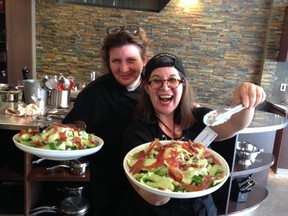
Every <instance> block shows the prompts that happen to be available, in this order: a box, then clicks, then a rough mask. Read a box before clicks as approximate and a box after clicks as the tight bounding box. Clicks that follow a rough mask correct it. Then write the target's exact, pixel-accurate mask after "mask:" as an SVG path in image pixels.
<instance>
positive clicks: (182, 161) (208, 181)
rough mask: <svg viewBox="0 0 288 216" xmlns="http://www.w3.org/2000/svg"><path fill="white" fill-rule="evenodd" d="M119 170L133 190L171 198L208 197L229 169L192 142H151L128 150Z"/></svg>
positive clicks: (219, 157)
mask: <svg viewBox="0 0 288 216" xmlns="http://www.w3.org/2000/svg"><path fill="white" fill-rule="evenodd" d="M123 166H124V170H125V173H126V175H127V177H128V178H129V180H130V181H132V182H133V183H135V184H136V185H137V186H139V187H140V188H142V189H145V190H147V191H149V192H151V193H154V194H157V195H161V196H166V197H171V198H194V197H200V196H204V195H207V194H210V193H212V192H214V191H216V190H218V189H219V188H220V187H221V186H222V185H223V184H224V183H225V182H226V180H227V179H228V176H229V166H228V164H227V162H226V161H225V159H224V158H223V157H222V156H220V155H219V154H218V153H216V152H215V151H213V150H212V149H209V148H207V147H205V146H204V145H203V144H202V143H199V142H197V143H193V142H192V141H173V140H170V141H168V140H167V141H159V140H158V139H155V140H154V141H152V142H149V143H145V144H142V145H140V146H137V147H135V148H134V149H132V150H130V151H129V152H128V153H127V154H126V156H125V158H124V161H123Z"/></svg>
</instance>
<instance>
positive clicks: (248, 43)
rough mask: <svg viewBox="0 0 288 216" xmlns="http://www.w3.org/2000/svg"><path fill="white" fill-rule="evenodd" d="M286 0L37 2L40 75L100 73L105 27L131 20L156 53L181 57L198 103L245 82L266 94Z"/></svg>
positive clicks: (218, 99) (223, 97)
mask: <svg viewBox="0 0 288 216" xmlns="http://www.w3.org/2000/svg"><path fill="white" fill-rule="evenodd" d="M285 1H286V2H285ZM285 1H284V2H283V0H255V1H251V0H235V1H211V0H202V1H199V4H198V7H196V8H193V7H189V6H187V5H186V6H185V5H184V6H183V5H181V3H183V1H181V0H171V1H170V2H169V3H168V5H167V6H166V7H165V8H164V9H163V10H162V11H161V12H160V13H153V12H143V11H131V10H121V9H112V8H99V7H95V6H79V5H72V4H60V3H57V0H41V1H36V3H35V4H36V68H37V76H38V77H40V78H42V77H43V76H44V75H47V74H48V75H54V74H60V73H62V74H64V75H67V76H68V75H72V76H74V77H75V78H76V80H80V81H85V80H89V79H90V73H91V72H92V71H96V76H100V75H101V74H102V73H103V72H104V70H103V67H102V62H101V58H100V48H101V45H102V41H103V37H104V36H105V35H106V28H107V27H109V26H112V25H116V26H120V25H125V24H134V25H138V26H141V27H143V28H144V29H145V30H146V32H147V34H148V37H149V38H150V39H151V41H152V43H153V44H152V45H153V48H154V52H155V53H159V52H171V53H173V54H176V55H178V56H179V57H180V58H181V59H182V60H183V63H184V65H185V67H186V69H187V72H188V78H189V81H190V83H191V84H192V88H193V90H194V91H195V93H196V95H197V96H198V99H199V102H203V103H213V104H225V103H228V102H229V100H230V98H231V95H232V90H233V89H234V88H235V87H236V85H238V83H240V82H243V81H249V82H253V83H256V84H261V85H262V86H263V87H264V89H265V91H266V92H267V95H268V97H270V96H271V93H272V85H271V84H272V83H273V82H274V80H275V71H276V67H277V60H276V59H277V56H278V50H279V41H280V36H281V28H282V23H283V19H284V10H285V6H287V4H288V2H287V0H285Z"/></svg>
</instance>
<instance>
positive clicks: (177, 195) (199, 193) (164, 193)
mask: <svg viewBox="0 0 288 216" xmlns="http://www.w3.org/2000/svg"><path fill="white" fill-rule="evenodd" d="M160 142H161V143H162V144H167V143H169V142H171V141H160ZM179 142H180V141H179ZM150 143H151V142H149V143H144V144H142V145H139V146H137V147H135V148H134V149H132V150H130V151H129V152H128V153H127V154H126V156H125V158H124V160H123V166H124V170H125V173H126V175H127V176H128V178H129V179H130V180H131V181H132V182H134V183H135V184H136V185H138V186H139V187H140V188H142V189H144V190H147V191H149V192H151V193H153V194H157V195H160V196H165V197H171V198H181V199H183V198H195V197H201V196H205V195H207V194H210V193H213V192H214V191H216V190H218V189H219V188H220V187H221V186H222V185H223V184H224V183H225V182H226V180H227V179H228V176H229V172H230V171H229V166H228V164H227V162H226V160H225V159H224V158H223V157H222V156H221V155H219V154H218V153H217V152H215V151H213V150H212V149H209V148H208V151H209V152H210V153H211V154H213V155H214V156H215V157H216V158H217V159H218V160H219V162H220V163H221V164H222V166H223V168H224V172H225V178H224V179H223V181H222V182H221V183H219V184H218V185H216V186H214V187H211V188H208V189H206V190H202V191H195V192H172V191H163V190H158V189H157V188H152V187H149V186H147V185H144V184H141V183H140V182H138V181H137V180H136V179H134V178H133V176H132V174H131V173H130V172H129V167H128V164H127V162H126V161H127V158H128V156H129V155H131V154H134V153H136V152H139V151H141V150H143V149H144V148H145V147H146V146H147V145H149V144H150Z"/></svg>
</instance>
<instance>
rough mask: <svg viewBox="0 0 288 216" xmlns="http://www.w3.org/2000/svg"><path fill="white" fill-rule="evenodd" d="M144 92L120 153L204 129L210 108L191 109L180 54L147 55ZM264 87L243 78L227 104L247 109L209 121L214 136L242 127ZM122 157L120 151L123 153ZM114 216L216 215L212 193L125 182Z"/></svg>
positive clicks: (189, 137) (221, 136) (224, 135)
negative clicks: (165, 192) (163, 191)
mask: <svg viewBox="0 0 288 216" xmlns="http://www.w3.org/2000/svg"><path fill="white" fill-rule="evenodd" d="M143 88H144V90H145V91H143V94H142V95H141V97H140V99H139V103H138V105H137V107H136V110H135V120H136V121H135V122H134V123H132V124H131V125H130V126H129V127H128V128H127V130H126V132H125V134H124V152H123V155H125V154H126V153H127V152H128V151H129V150H131V149H132V148H134V147H136V146H138V145H140V144H143V143H147V142H151V141H153V140H154V139H155V138H158V139H160V140H163V139H164V140H166V139H169V140H170V139H173V140H186V141H188V140H192V141H193V140H194V139H195V138H196V137H197V135H198V134H199V133H200V132H201V131H202V130H203V129H204V128H205V126H206V125H204V123H203V117H204V115H205V114H206V113H207V112H209V111H211V110H210V109H208V108H205V107H197V108H196V107H195V108H191V107H192V106H191V104H192V102H193V101H192V97H191V95H190V91H189V89H190V87H189V83H188V81H187V78H186V72H185V69H184V67H183V64H182V62H181V60H180V59H179V58H177V57H176V56H174V55H171V54H169V53H161V54H158V55H156V56H154V57H153V58H152V59H150V60H149V62H148V63H147V65H146V67H145V71H144V76H143ZM265 97H266V94H265V92H264V91H263V89H262V88H261V87H259V86H257V85H254V84H252V83H247V82H244V83H242V84H240V85H239V86H238V87H237V88H236V89H235V91H234V97H233V99H232V104H238V103H240V102H242V104H243V105H244V107H246V109H244V110H242V111H241V112H239V113H237V114H235V115H233V116H232V118H231V119H230V120H228V121H227V122H225V123H223V124H220V125H218V126H213V127H212V126H211V129H213V131H214V132H216V133H217V134H218V136H217V138H216V140H215V141H221V140H224V139H228V138H231V137H232V136H234V135H235V134H236V133H237V132H238V131H240V130H242V129H243V128H245V127H247V126H248V125H249V124H250V122H251V120H252V118H253V115H254V108H255V107H256V106H257V105H258V104H260V103H262V102H263V101H264V100H265ZM123 158H124V156H123ZM130 183H131V185H132V186H133V187H130V189H129V190H128V191H127V193H126V196H125V198H124V199H123V202H122V204H121V208H120V212H119V214H118V215H126V216H135V215H137V216H147V215H149V216H154V215H155V216H164V215H169V216H174V215H175V216H176V215H177V216H189V215H195V216H202V215H209V216H212V215H213V216H214V215H217V209H216V207H215V205H214V202H213V199H212V196H211V195H207V196H202V197H199V198H189V199H173V198H168V197H163V196H160V195H155V194H152V193H150V192H148V191H145V190H143V189H141V188H139V187H138V186H137V185H135V184H134V183H133V182H130Z"/></svg>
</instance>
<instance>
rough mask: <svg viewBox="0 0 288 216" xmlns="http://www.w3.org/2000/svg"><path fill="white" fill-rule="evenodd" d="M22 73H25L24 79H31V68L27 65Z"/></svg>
mask: <svg viewBox="0 0 288 216" xmlns="http://www.w3.org/2000/svg"><path fill="white" fill-rule="evenodd" d="M22 75H23V80H26V79H29V69H28V68H27V67H24V68H23V69H22Z"/></svg>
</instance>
